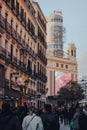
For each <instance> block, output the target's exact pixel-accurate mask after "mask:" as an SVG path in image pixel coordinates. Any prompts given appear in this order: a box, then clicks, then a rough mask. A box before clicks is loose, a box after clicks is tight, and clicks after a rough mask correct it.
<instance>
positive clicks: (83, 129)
mask: <svg viewBox="0 0 87 130" xmlns="http://www.w3.org/2000/svg"><path fill="white" fill-rule="evenodd" d="M79 126H80V130H87V105H85V107H84V108H83V112H82V113H81V115H80V117H79Z"/></svg>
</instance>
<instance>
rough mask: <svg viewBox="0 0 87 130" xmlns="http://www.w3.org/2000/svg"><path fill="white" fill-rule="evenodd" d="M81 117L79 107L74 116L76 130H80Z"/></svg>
mask: <svg viewBox="0 0 87 130" xmlns="http://www.w3.org/2000/svg"><path fill="white" fill-rule="evenodd" d="M79 117H80V109H79V107H77V108H76V111H75V114H74V116H73V119H72V121H73V123H74V126H73V128H74V130H79Z"/></svg>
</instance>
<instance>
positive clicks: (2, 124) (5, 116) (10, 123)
mask: <svg viewBox="0 0 87 130" xmlns="http://www.w3.org/2000/svg"><path fill="white" fill-rule="evenodd" d="M0 130H21V125H20V123H19V120H18V117H17V116H16V115H15V114H14V113H12V112H11V111H10V112H1V113H0Z"/></svg>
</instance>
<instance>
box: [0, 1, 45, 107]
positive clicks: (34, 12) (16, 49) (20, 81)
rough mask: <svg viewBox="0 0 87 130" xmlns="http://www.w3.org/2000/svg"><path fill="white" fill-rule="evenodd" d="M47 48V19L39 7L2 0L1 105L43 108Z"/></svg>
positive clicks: (0, 37)
mask: <svg viewBox="0 0 87 130" xmlns="http://www.w3.org/2000/svg"><path fill="white" fill-rule="evenodd" d="M46 47H47V45H46V19H45V17H44V15H43V12H42V11H41V9H40V7H39V5H38V3H37V2H34V1H33V0H1V1H0V105H1V104H2V102H3V100H7V101H9V102H10V103H11V104H12V105H14V106H18V105H22V104H24V103H30V104H31V105H33V104H34V105H36V106H37V107H41V106H42V104H43V102H44V101H42V100H41V95H45V89H46V82H47V77H46V64H47V59H46ZM38 95H39V96H38ZM39 104H40V105H39Z"/></svg>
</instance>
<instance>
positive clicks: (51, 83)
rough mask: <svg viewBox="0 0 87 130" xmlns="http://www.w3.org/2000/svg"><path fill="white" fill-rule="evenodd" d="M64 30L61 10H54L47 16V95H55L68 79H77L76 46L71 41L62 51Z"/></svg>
mask: <svg viewBox="0 0 87 130" xmlns="http://www.w3.org/2000/svg"><path fill="white" fill-rule="evenodd" d="M64 30H65V29H64V27H63V16H62V12H60V11H56V12H53V13H52V14H51V15H50V16H49V17H47V61H48V62H47V77H48V80H47V88H48V92H47V95H46V96H47V97H50V96H55V95H57V91H58V90H59V89H60V88H61V87H62V86H63V85H65V83H67V82H68V81H69V80H73V81H77V75H78V64H77V60H76V47H75V44H73V43H71V44H69V45H68V47H67V50H66V53H65V52H64V50H63V44H64V41H63V36H64V32H65V31H64ZM61 75H62V76H61ZM58 76H59V77H60V80H59V77H58ZM64 76H65V77H64ZM57 77H58V78H57ZM56 79H58V82H57V81H56Z"/></svg>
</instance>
